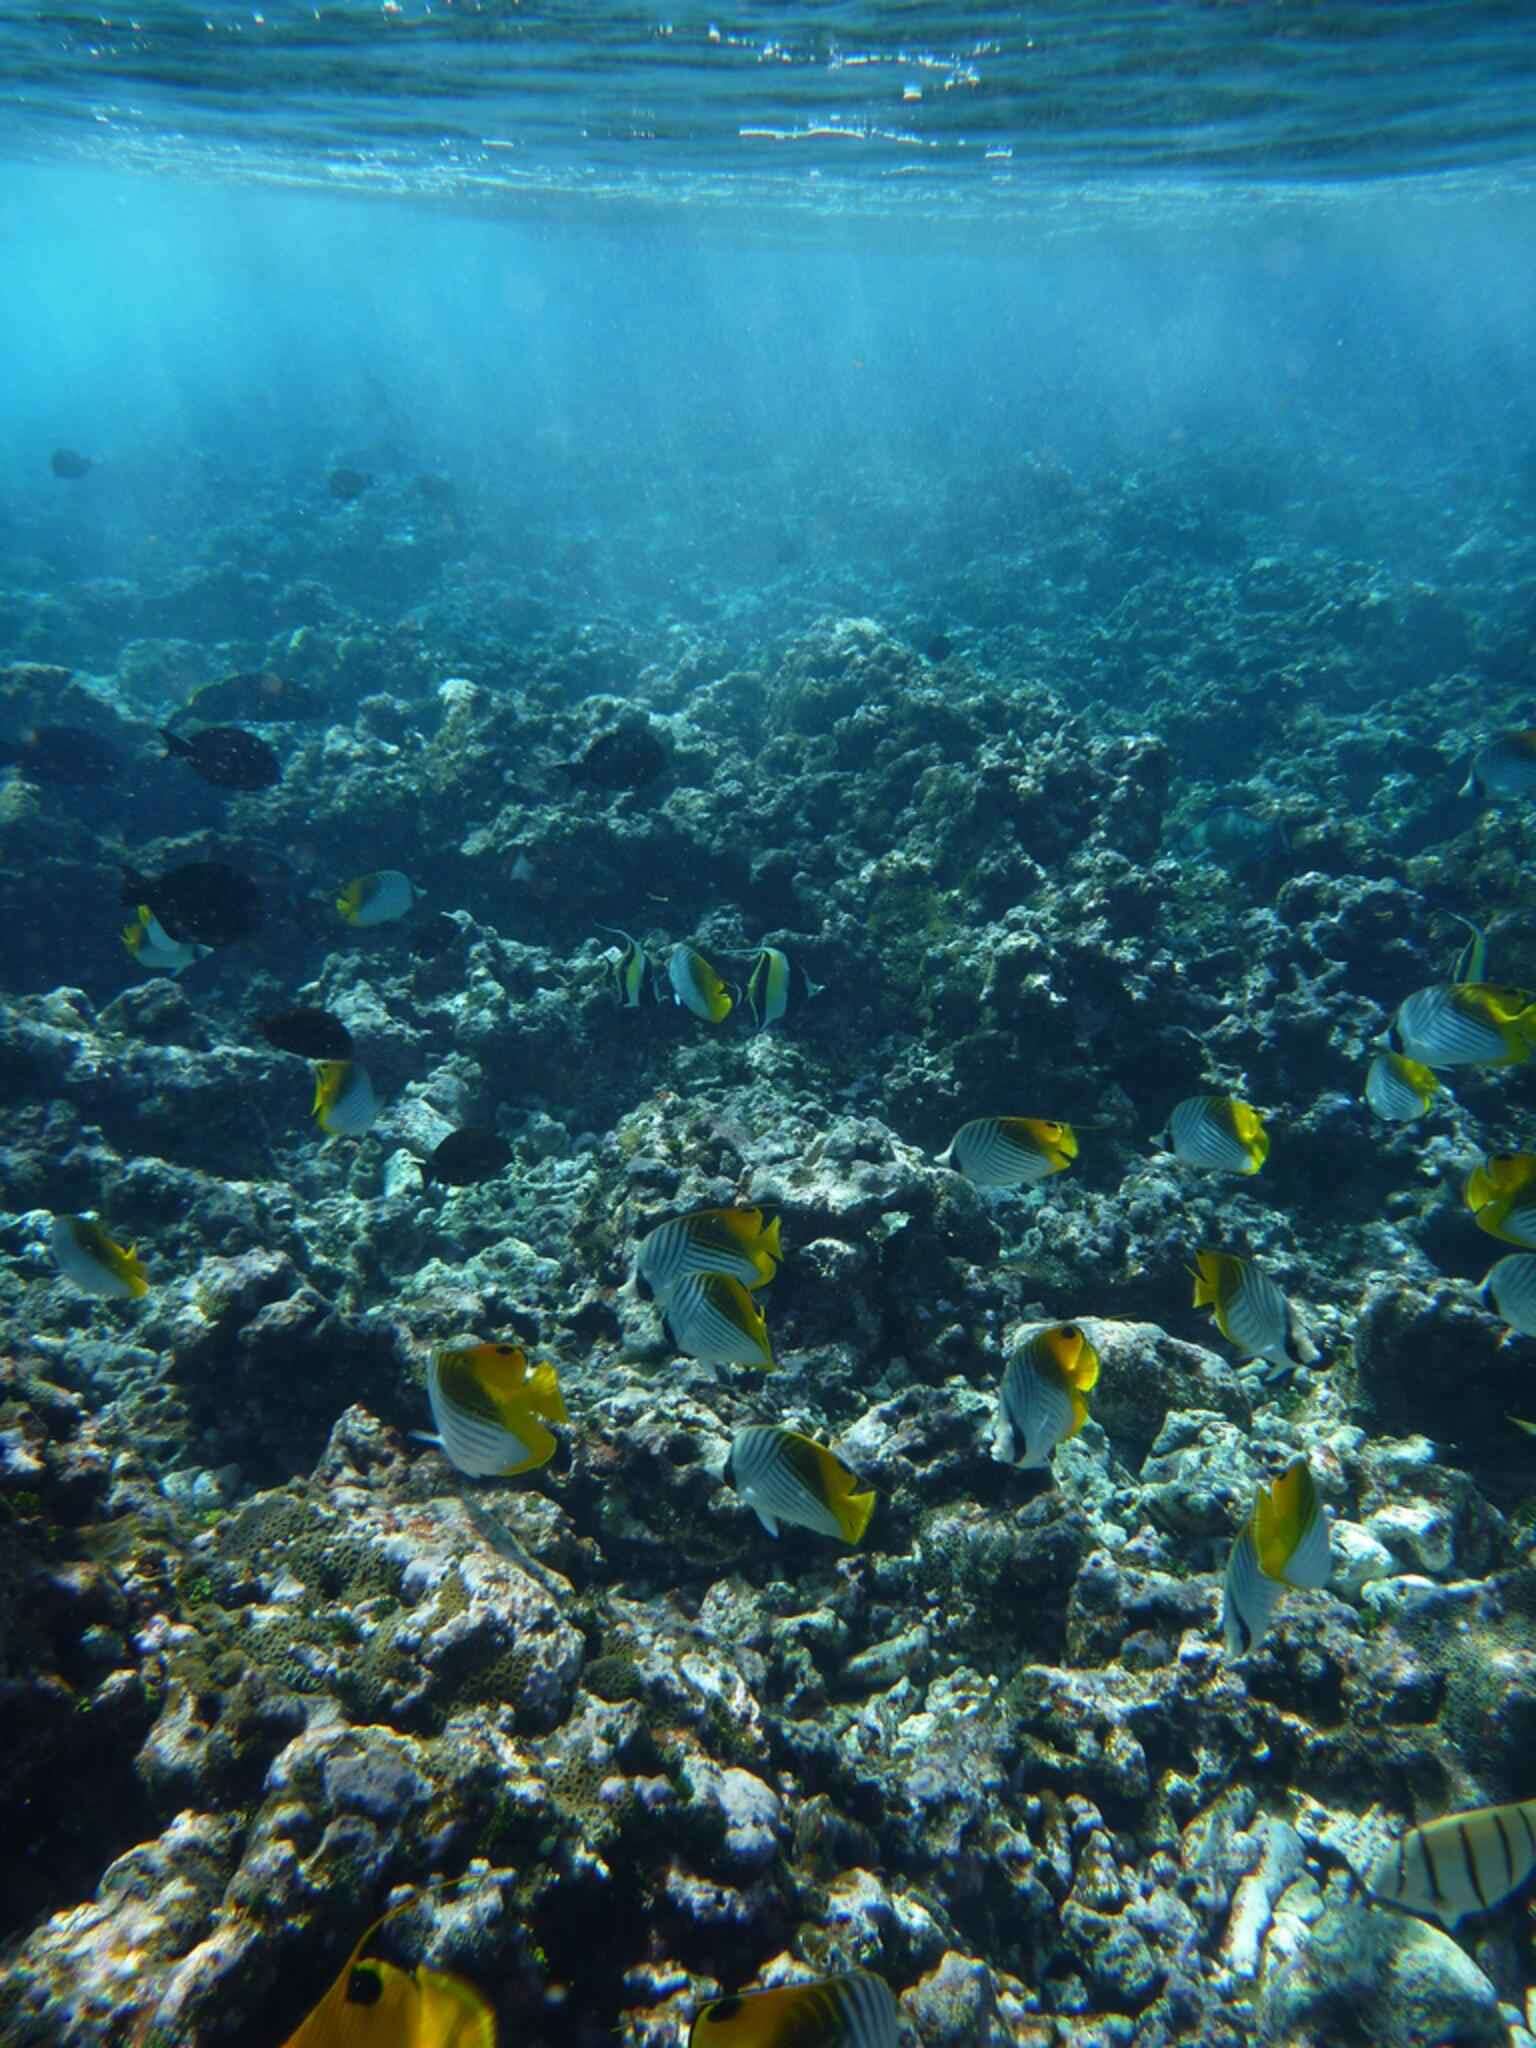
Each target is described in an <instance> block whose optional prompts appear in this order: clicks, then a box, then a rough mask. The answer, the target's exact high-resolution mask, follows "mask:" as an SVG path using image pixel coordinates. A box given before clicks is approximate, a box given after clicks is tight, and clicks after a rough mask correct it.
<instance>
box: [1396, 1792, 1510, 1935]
mask: <svg viewBox="0 0 1536 2048" xmlns="http://www.w3.org/2000/svg"><path fill="white" fill-rule="evenodd" d="M1533 1870H1536V1799H1522V1800H1519V1801H1517V1802H1516V1803H1514V1804H1513V1805H1510V1806H1476V1807H1473V1808H1471V1809H1470V1811H1468V1812H1466V1813H1448V1814H1445V1815H1444V1816H1443V1817H1442V1818H1441V1819H1439V1820H1431V1821H1426V1822H1425V1823H1424V1825H1423V1826H1422V1827H1417V1828H1409V1829H1408V1831H1407V1833H1406V1834H1404V1835H1403V1836H1402V1838H1401V1839H1400V1840H1399V1841H1398V1843H1397V1846H1396V1847H1395V1848H1392V1849H1388V1850H1387V1851H1386V1852H1385V1853H1384V1854H1383V1855H1381V1856H1380V1857H1378V1858H1377V1860H1376V1862H1375V1863H1374V1864H1373V1865H1372V1866H1371V1874H1370V1876H1369V1877H1368V1878H1367V1879H1366V1881H1365V1888H1366V1890H1367V1891H1368V1892H1369V1893H1370V1895H1371V1897H1372V1898H1373V1899H1379V1900H1380V1901H1381V1903H1382V1904H1383V1905H1388V1906H1398V1907H1401V1909H1402V1910H1403V1911H1404V1912H1406V1913H1418V1914H1421V1915H1422V1916H1423V1917H1424V1918H1425V1919H1426V1920H1438V1921H1439V1922H1440V1925H1441V1926H1442V1927H1455V1926H1456V1925H1457V1923H1458V1922H1459V1921H1461V1920H1464V1919H1465V1918H1466V1916H1467V1915H1468V1914H1469V1913H1489V1912H1492V1910H1493V1908H1494V1907H1495V1906H1502V1905H1503V1903H1504V1901H1505V1900H1506V1899H1507V1898H1510V1897H1512V1896H1513V1894H1514V1893H1515V1892H1517V1891H1519V1889H1520V1887H1521V1886H1522V1885H1523V1884H1524V1883H1525V1881H1526V1879H1527V1878H1528V1877H1529V1876H1530V1874H1531V1872H1532V1871H1533Z"/></svg>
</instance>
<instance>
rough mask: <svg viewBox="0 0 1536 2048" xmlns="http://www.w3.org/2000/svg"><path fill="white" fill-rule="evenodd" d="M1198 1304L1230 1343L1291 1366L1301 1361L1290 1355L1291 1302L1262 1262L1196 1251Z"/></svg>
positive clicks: (1271, 1362)
mask: <svg viewBox="0 0 1536 2048" xmlns="http://www.w3.org/2000/svg"><path fill="white" fill-rule="evenodd" d="M1193 1277H1194V1282H1195V1301H1194V1305H1195V1307H1196V1308H1208V1309H1209V1310H1210V1311H1211V1317H1212V1320H1213V1321H1214V1322H1215V1325H1216V1327H1217V1329H1218V1330H1220V1332H1221V1334H1222V1335H1223V1337H1225V1338H1226V1340H1227V1342H1228V1343H1229V1344H1235V1345H1236V1346H1237V1348H1238V1350H1239V1351H1240V1352H1241V1353H1242V1354H1243V1356H1244V1358H1262V1359H1263V1360H1264V1361H1265V1362H1266V1364H1269V1365H1274V1366H1279V1367H1280V1368H1281V1369H1282V1370H1284V1371H1289V1370H1290V1368H1291V1367H1292V1366H1294V1365H1297V1364H1299V1363H1300V1360H1298V1359H1296V1358H1293V1357H1292V1355H1291V1341H1290V1340H1291V1310H1290V1304H1289V1302H1287V1300H1286V1298H1285V1296H1284V1295H1283V1294H1282V1293H1281V1291H1280V1289H1279V1288H1278V1287H1277V1286H1276V1285H1275V1283H1274V1281H1273V1280H1271V1279H1270V1277H1269V1275H1268V1274H1267V1273H1266V1272H1265V1271H1264V1269H1263V1267H1262V1266H1260V1265H1257V1264H1256V1263H1255V1262H1254V1261H1253V1260H1252V1259H1240V1258H1239V1257H1238V1256H1237V1254H1236V1253H1235V1252H1215V1251H1202V1252H1196V1253H1195V1271H1194V1276H1193Z"/></svg>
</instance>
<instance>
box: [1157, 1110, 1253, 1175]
mask: <svg viewBox="0 0 1536 2048" xmlns="http://www.w3.org/2000/svg"><path fill="white" fill-rule="evenodd" d="M1168 1135H1169V1141H1170V1143H1171V1144H1172V1147H1173V1153H1174V1157H1175V1158H1177V1159H1182V1160H1183V1161H1184V1163H1185V1165H1186V1166H1207V1167H1209V1168H1210V1169H1211V1170H1212V1171H1213V1172H1215V1173H1257V1172H1258V1170H1259V1168H1260V1167H1261V1166H1262V1165H1263V1164H1264V1162H1265V1160H1266V1159H1267V1158H1268V1157H1269V1133H1268V1131H1266V1130H1265V1128H1264V1119H1263V1118H1262V1117H1261V1116H1260V1115H1259V1113H1258V1111H1257V1110H1256V1109H1254V1108H1252V1107H1251V1106H1250V1105H1249V1104H1248V1103H1246V1102H1239V1101H1238V1099H1237V1097H1236V1096H1235V1095H1187V1096H1186V1097H1185V1098H1184V1100H1183V1101H1182V1102H1181V1103H1179V1104H1178V1105H1177V1106H1176V1108H1175V1109H1174V1112H1173V1115H1172V1116H1171V1117H1170V1118H1169V1119H1168Z"/></svg>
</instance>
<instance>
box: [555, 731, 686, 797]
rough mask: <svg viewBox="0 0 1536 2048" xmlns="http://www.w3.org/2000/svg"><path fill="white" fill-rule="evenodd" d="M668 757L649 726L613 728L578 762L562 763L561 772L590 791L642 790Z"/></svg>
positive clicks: (659, 770)
mask: <svg viewBox="0 0 1536 2048" xmlns="http://www.w3.org/2000/svg"><path fill="white" fill-rule="evenodd" d="M668 758H669V757H668V754H667V750H666V748H665V746H663V744H662V742H661V741H660V740H659V739H658V738H657V736H656V734H655V733H654V732H653V731H652V729H651V727H650V725H649V723H643V724H637V725H623V726H615V727H614V728H613V729H612V730H611V731H609V732H602V733H599V734H598V736H597V738H596V739H595V740H594V741H593V742H592V744H591V746H590V747H588V749H587V751H586V752H585V753H584V754H582V755H581V756H579V758H578V759H576V760H574V761H562V762H561V763H560V772H561V774H562V775H565V776H567V777H569V779H570V780H571V781H572V782H574V783H578V784H580V783H585V784H586V785H587V787H588V788H590V789H608V790H621V789H644V787H645V785H646V784H647V783H648V782H654V781H655V780H656V778H657V776H658V775H660V774H661V773H662V771H663V770H664V769H665V767H666V765H667V761H668Z"/></svg>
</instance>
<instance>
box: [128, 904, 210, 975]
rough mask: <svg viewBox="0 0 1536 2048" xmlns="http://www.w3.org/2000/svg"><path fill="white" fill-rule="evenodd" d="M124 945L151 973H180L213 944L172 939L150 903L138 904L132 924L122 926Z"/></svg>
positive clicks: (205, 954) (206, 953) (201, 956)
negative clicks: (136, 913) (205, 944)
mask: <svg viewBox="0 0 1536 2048" xmlns="http://www.w3.org/2000/svg"><path fill="white" fill-rule="evenodd" d="M123 944H124V945H125V946H126V947H127V948H128V950H129V952H130V953H131V954H132V955H133V957H134V960H135V962H136V963H137V965H138V966H140V967H142V968H144V969H145V971H146V972H147V973H150V974H180V973H181V971H182V969H183V968H185V967H190V966H191V965H192V964H193V962H194V961H197V960H206V959H207V957H208V955H209V954H210V953H211V952H212V951H213V948H212V946H200V945H197V944H196V943H194V942H193V941H192V940H190V939H173V938H172V937H171V935H170V933H169V932H168V931H167V930H166V928H165V926H164V925H163V924H162V923H161V922H160V920H159V918H158V917H156V915H155V913H154V912H153V911H152V910H151V909H150V907H149V905H148V904H147V903H141V904H140V905H139V906H138V915H137V916H136V917H135V919H134V921H133V923H132V924H125V925H124V926H123Z"/></svg>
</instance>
